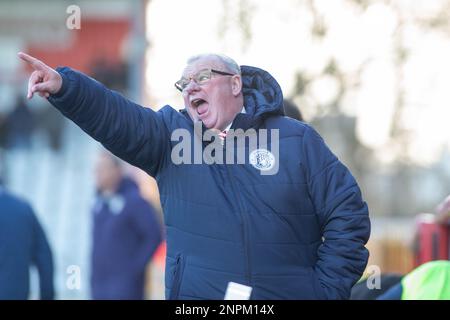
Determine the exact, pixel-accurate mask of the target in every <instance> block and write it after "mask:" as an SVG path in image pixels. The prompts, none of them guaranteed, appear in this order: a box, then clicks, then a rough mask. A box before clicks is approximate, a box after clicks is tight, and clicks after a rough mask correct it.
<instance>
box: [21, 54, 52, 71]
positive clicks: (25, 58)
mask: <svg viewBox="0 0 450 320" xmlns="http://www.w3.org/2000/svg"><path fill="white" fill-rule="evenodd" d="M17 55H18V56H19V58H20V59H22V60H23V61H25V62H28V63H29V64H30V65H31V66H32V67H33V68H34V69H35V70H44V69H45V67H46V65H45V64H44V63H43V62H42V61H40V60H38V59H36V58H34V57H32V56H30V55H28V54H26V53H24V52H19V53H18V54H17Z"/></svg>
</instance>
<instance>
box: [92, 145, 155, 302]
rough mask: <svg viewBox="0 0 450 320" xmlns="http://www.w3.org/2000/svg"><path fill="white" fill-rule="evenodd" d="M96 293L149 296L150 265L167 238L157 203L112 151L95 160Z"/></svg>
mask: <svg viewBox="0 0 450 320" xmlns="http://www.w3.org/2000/svg"><path fill="white" fill-rule="evenodd" d="M95 178H96V186H97V199H96V203H95V206H94V208H93V219H94V234H93V248H92V269H91V270H92V275H91V295H92V298H93V299H134V300H140V299H144V298H145V297H144V288H145V271H146V266H147V264H148V263H149V262H150V259H151V258H152V256H153V254H154V252H155V251H156V249H157V247H158V246H159V244H160V243H161V241H162V230H161V229H162V228H161V223H160V222H159V221H158V219H157V215H156V212H155V210H154V208H153V207H152V206H151V205H150V204H149V203H148V202H147V201H146V200H144V199H143V198H142V197H141V195H140V194H139V189H138V187H137V185H136V183H135V182H134V181H132V180H131V179H130V178H128V177H125V176H124V174H123V167H122V162H121V160H119V159H118V158H116V157H114V156H113V155H112V154H110V153H109V152H107V151H103V152H101V153H100V154H99V156H98V160H97V163H96V175H95Z"/></svg>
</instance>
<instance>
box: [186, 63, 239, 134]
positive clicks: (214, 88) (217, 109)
mask: <svg viewBox="0 0 450 320" xmlns="http://www.w3.org/2000/svg"><path fill="white" fill-rule="evenodd" d="M204 69H216V70H219V71H225V72H227V71H228V70H226V68H225V67H224V66H223V64H222V63H220V62H219V61H216V60H215V59H212V58H203V59H199V60H196V61H194V62H193V63H192V64H190V65H188V66H187V67H186V68H185V69H184V71H183V74H182V76H183V77H184V78H187V79H189V78H190V77H191V76H193V75H195V74H197V73H198V72H199V71H200V70H204ZM236 83H238V84H239V85H240V78H239V76H238V75H235V76H223V75H219V74H215V73H212V76H211V79H210V80H209V81H207V82H206V83H204V84H201V85H199V84H197V83H196V82H195V81H194V80H191V81H190V83H189V84H188V86H187V87H186V88H185V89H184V90H183V99H184V104H185V106H186V109H187V110H188V112H189V114H190V116H191V118H192V120H193V121H194V122H195V121H199V120H200V121H202V122H203V124H204V125H205V126H206V127H207V128H209V129H212V128H214V129H218V130H223V129H225V128H226V127H227V125H229V124H230V123H231V122H232V121H233V119H234V117H235V116H236V114H237V113H238V112H239V111H240V110H241V107H242V105H241V106H236V103H237V101H236V97H237V96H238V94H239V92H240V87H239V88H238V91H239V92H237V91H236Z"/></svg>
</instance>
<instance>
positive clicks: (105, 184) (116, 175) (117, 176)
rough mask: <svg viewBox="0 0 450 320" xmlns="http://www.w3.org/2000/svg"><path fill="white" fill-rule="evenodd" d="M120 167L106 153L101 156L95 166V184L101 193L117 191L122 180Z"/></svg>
mask: <svg viewBox="0 0 450 320" xmlns="http://www.w3.org/2000/svg"><path fill="white" fill-rule="evenodd" d="M121 176H122V172H121V169H120V167H119V166H118V165H117V164H116V163H114V161H113V160H112V159H111V156H109V155H108V154H105V153H101V154H99V156H98V158H97V162H96V165H95V183H96V186H97V189H98V190H99V191H101V192H105V191H110V192H114V191H116V189H117V187H118V185H119V182H120V180H121Z"/></svg>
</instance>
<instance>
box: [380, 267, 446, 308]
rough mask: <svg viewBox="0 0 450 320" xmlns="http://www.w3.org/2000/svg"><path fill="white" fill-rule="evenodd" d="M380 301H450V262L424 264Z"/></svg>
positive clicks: (385, 294) (392, 288)
mask: <svg viewBox="0 0 450 320" xmlns="http://www.w3.org/2000/svg"><path fill="white" fill-rule="evenodd" d="M378 300H450V261H444V260H439V261H431V262H427V263H424V264H422V265H421V266H419V267H418V268H416V269H414V270H413V271H411V272H410V273H408V274H407V275H405V276H404V277H403V278H402V279H401V281H400V282H399V283H398V284H396V285H395V286H392V287H391V288H390V289H389V290H388V291H387V292H386V293H384V294H383V295H381V296H380V297H378Z"/></svg>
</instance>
